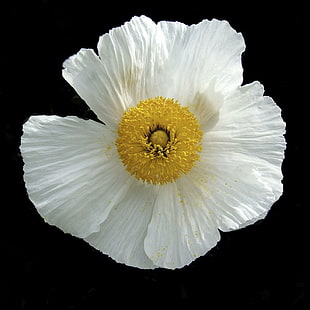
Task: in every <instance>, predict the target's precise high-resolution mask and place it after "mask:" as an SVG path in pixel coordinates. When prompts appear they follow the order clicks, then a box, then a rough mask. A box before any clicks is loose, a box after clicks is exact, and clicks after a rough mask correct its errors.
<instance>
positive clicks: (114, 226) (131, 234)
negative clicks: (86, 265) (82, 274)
mask: <svg viewBox="0 0 310 310" xmlns="http://www.w3.org/2000/svg"><path fill="white" fill-rule="evenodd" d="M154 200H155V193H154V188H152V187H151V186H146V185H144V184H143V183H141V182H137V181H136V180H133V182H132V184H131V187H130V188H129V189H128V195H127V196H126V197H125V198H124V199H123V200H122V201H121V202H120V203H118V204H116V205H115V206H114V207H113V208H112V210H111V212H110V214H109V217H108V219H107V220H106V221H105V222H104V223H102V224H101V226H100V231H99V232H96V233H94V234H92V235H90V236H88V237H87V238H86V241H87V242H89V243H90V244H91V245H92V246H94V247H95V248H96V249H98V250H100V251H101V252H103V253H105V254H108V255H109V256H111V257H112V258H113V259H114V260H116V261H117V262H121V263H125V264H126V265H129V266H134V267H138V268H142V269H146V268H147V269H153V268H156V266H155V265H154V264H153V263H152V261H151V260H150V259H149V258H148V257H147V256H146V254H145V251H144V244H143V243H144V238H145V235H146V231H147V227H148V224H149V222H150V218H151V216H152V210H153V204H154Z"/></svg>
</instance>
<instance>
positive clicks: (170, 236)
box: [144, 178, 220, 269]
mask: <svg viewBox="0 0 310 310" xmlns="http://www.w3.org/2000/svg"><path fill="white" fill-rule="evenodd" d="M204 195H205V192H203V191H201V190H200V189H199V188H197V187H196V186H193V184H192V183H191V182H190V181H188V179H186V178H183V179H181V180H178V181H177V182H176V183H172V184H168V185H165V186H162V187H161V188H160V189H159V192H158V196H157V199H156V201H155V205H154V211H153V214H152V218H151V222H150V224H149V227H148V232H147V235H146V238H145V242H144V246H145V251H146V253H147V255H148V257H149V258H150V259H151V260H152V261H153V263H154V264H155V265H157V266H159V267H164V268H169V269H175V268H181V267H184V266H185V265H188V264H189V263H191V262H192V261H193V260H195V259H196V258H197V257H199V256H201V255H204V254H205V253H206V252H208V251H209V250H210V249H211V248H212V247H214V246H215V244H216V243H217V242H218V240H219V239H220V235H219V231H218V230H217V227H216V226H215V225H216V223H215V222H214V221H212V217H211V216H210V214H209V211H208V209H207V208H206V206H205V202H204V198H206V197H205V196H204Z"/></svg>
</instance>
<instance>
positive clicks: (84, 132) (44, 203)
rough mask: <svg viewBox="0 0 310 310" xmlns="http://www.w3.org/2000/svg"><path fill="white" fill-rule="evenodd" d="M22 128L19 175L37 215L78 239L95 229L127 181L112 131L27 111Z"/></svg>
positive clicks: (74, 120)
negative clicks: (22, 167)
mask: <svg viewBox="0 0 310 310" xmlns="http://www.w3.org/2000/svg"><path fill="white" fill-rule="evenodd" d="M23 129H24V133H23V136H22V139H21V153H22V156H23V160H24V180H25V184H26V188H27V191H28V195H29V197H30V199H31V201H32V202H33V203H34V205H35V207H36V209H37V210H38V212H39V213H40V215H41V216H42V217H43V218H44V219H45V220H46V221H47V222H48V223H49V224H52V225H56V226H58V227H59V228H61V229H62V230H63V231H65V232H68V233H71V234H72V235H74V236H78V237H81V238H84V237H86V236H88V235H90V234H91V233H93V232H96V231H98V230H99V227H100V224H101V223H102V222H103V221H104V220H105V219H106V218H107V216H108V214H109V212H110V210H111V208H112V207H113V206H114V205H115V204H117V203H118V201H119V200H121V199H122V197H123V196H124V195H125V194H126V192H127V189H128V186H129V185H128V184H127V183H128V182H127V180H128V174H127V173H126V172H125V169H124V168H123V166H122V163H121V162H120V161H119V159H118V156H117V153H116V152H117V150H116V147H115V145H114V142H115V134H113V133H112V132H110V131H109V130H108V129H107V127H106V126H105V125H102V124H100V123H97V122H94V121H91V120H87V121H86V120H82V119H79V118H77V117H74V116H68V117H65V118H62V117H58V116H32V117H30V119H29V120H28V121H27V122H26V123H25V124H24V128H23Z"/></svg>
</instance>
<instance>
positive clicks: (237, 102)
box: [189, 82, 285, 231]
mask: <svg viewBox="0 0 310 310" xmlns="http://www.w3.org/2000/svg"><path fill="white" fill-rule="evenodd" d="M284 133H285V124H284V122H283V120H282V118H281V111H280V109H279V107H278V106H276V104H275V103H274V102H273V100H272V99H271V98H269V97H264V96H263V87H262V86H261V85H260V84H259V83H258V82H255V83H252V84H249V85H246V86H243V87H241V88H240V89H239V90H238V91H236V92H235V93H234V94H233V95H231V96H230V97H229V98H228V99H227V100H226V101H225V104H224V105H223V107H222V109H221V110H220V113H219V119H218V122H217V124H216V126H215V127H214V128H213V129H212V130H211V131H210V132H208V133H206V134H205V136H204V142H203V153H202V156H201V161H200V162H198V164H197V167H195V168H193V170H192V171H191V173H190V175H189V178H191V179H192V182H194V183H195V184H196V186H198V187H200V188H204V189H205V190H206V192H207V193H208V197H209V198H208V201H207V202H206V203H207V206H208V209H209V211H210V213H211V214H213V217H214V220H215V221H216V222H217V223H218V227H219V228H220V229H221V230H223V231H228V230H232V229H238V228H241V227H244V226H246V225H248V224H251V223H254V222H255V221H256V220H258V219H261V218H263V217H264V216H265V215H266V214H267V212H268V211H269V209H270V207H271V206H272V204H273V203H274V202H275V201H276V200H277V199H278V198H279V197H280V195H281V194H282V183H281V180H282V172H281V164H282V161H283V157H284V149H285V139H284V137H283V134H284Z"/></svg>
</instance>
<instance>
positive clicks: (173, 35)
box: [159, 19, 245, 104]
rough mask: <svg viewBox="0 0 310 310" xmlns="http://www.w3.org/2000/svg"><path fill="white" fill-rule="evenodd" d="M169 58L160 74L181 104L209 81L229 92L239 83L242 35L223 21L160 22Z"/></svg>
mask: <svg viewBox="0 0 310 310" xmlns="http://www.w3.org/2000/svg"><path fill="white" fill-rule="evenodd" d="M159 28H160V30H161V32H162V34H163V37H164V38H165V42H166V46H167V55H168V58H167V60H166V62H165V64H164V66H165V67H164V68H163V70H162V74H163V75H164V78H161V79H162V80H165V83H164V85H165V87H166V89H167V93H168V94H163V96H168V97H174V98H177V99H179V100H180V102H181V103H183V104H190V103H192V99H193V98H194V97H195V95H196V93H197V92H204V91H205V90H206V89H207V88H208V87H210V85H211V84H214V86H215V91H216V92H221V94H222V95H226V94H228V93H229V92H230V91H232V90H234V89H236V88H237V87H238V86H240V85H241V83H242V79H243V77H242V73H243V69H242V64H241V54H242V53H243V51H244V49H245V44H244V40H243V37H242V35H241V34H240V33H237V32H236V31H235V30H234V29H233V28H232V27H231V26H230V25H229V23H228V22H226V21H218V20H215V19H213V20H211V21H209V20H204V21H202V22H201V23H199V24H197V25H192V26H189V27H188V26H186V25H184V24H181V23H174V22H160V23H159Z"/></svg>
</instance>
